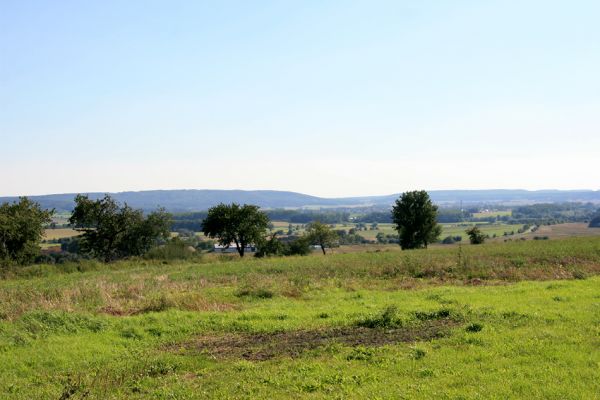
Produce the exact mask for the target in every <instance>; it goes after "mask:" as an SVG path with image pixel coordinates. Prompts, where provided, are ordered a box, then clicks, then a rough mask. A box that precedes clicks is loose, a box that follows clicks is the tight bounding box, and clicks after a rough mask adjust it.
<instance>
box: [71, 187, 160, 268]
mask: <svg viewBox="0 0 600 400" xmlns="http://www.w3.org/2000/svg"><path fill="white" fill-rule="evenodd" d="M69 222H70V223H71V224H72V225H73V226H74V227H75V229H77V230H78V231H80V232H83V235H82V239H81V250H82V251H83V252H84V253H87V254H90V255H91V256H93V257H97V258H100V259H102V260H104V261H105V262H109V261H112V260H116V259H119V258H123V257H128V256H140V255H143V254H144V253H146V252H147V251H148V250H150V248H152V246H154V245H155V244H156V243H157V242H158V241H159V240H167V239H168V238H169V235H170V225H171V216H170V214H168V213H166V212H164V210H158V211H155V212H153V213H150V214H149V215H148V216H147V217H145V216H144V213H143V212H142V210H134V209H132V208H131V207H129V206H128V205H127V204H125V205H123V206H120V205H119V204H118V203H117V202H116V201H115V200H114V199H113V198H112V197H110V196H109V195H106V196H104V198H102V199H98V200H90V199H89V197H88V196H84V195H77V197H75V208H74V210H73V213H72V215H71V218H70V219H69Z"/></svg>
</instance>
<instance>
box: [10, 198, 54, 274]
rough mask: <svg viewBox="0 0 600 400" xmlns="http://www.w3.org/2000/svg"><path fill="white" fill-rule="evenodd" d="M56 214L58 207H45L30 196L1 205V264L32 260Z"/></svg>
mask: <svg viewBox="0 0 600 400" xmlns="http://www.w3.org/2000/svg"><path fill="white" fill-rule="evenodd" d="M52 214H54V210H42V209H41V207H40V205H39V204H38V203H35V202H33V201H31V200H29V199H28V198H26V197H21V198H20V199H19V201H18V202H13V203H12V204H11V203H3V204H2V205H0V264H9V263H11V262H14V263H17V264H27V263H29V262H32V261H33V259H34V258H35V256H36V255H38V254H39V251H40V247H39V243H40V241H41V240H42V236H43V235H44V225H45V224H48V223H50V221H51V218H52Z"/></svg>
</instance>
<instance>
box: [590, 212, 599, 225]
mask: <svg viewBox="0 0 600 400" xmlns="http://www.w3.org/2000/svg"><path fill="white" fill-rule="evenodd" d="M589 227H590V228H600V211H598V212H597V213H596V215H594V216H593V217H592V219H591V220H590V224H589Z"/></svg>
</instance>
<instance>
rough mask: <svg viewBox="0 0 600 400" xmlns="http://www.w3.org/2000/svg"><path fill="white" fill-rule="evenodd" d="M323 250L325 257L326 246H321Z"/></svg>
mask: <svg viewBox="0 0 600 400" xmlns="http://www.w3.org/2000/svg"><path fill="white" fill-rule="evenodd" d="M321 250H322V251H323V255H325V245H324V244H322V245H321Z"/></svg>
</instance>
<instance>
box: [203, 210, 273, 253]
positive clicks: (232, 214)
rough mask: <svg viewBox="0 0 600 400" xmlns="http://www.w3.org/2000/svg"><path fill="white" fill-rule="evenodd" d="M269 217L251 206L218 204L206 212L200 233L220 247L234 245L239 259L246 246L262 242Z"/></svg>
mask: <svg viewBox="0 0 600 400" xmlns="http://www.w3.org/2000/svg"><path fill="white" fill-rule="evenodd" d="M268 225H269V217H267V215H266V214H265V213H263V212H261V211H260V210H259V207H258V206H255V205H251V204H244V205H242V206H240V205H239V204H236V203H232V204H223V203H221V204H219V205H217V206H214V207H212V208H210V209H209V210H208V214H207V216H206V218H205V219H204V221H203V222H202V232H203V233H204V235H206V236H208V237H210V238H211V239H215V238H216V239H217V240H218V242H219V244H220V245H221V246H227V247H228V246H230V245H231V244H232V243H235V247H236V250H237V251H238V253H239V255H240V257H244V251H245V249H246V246H248V245H250V244H257V243H259V242H261V241H262V240H264V235H265V232H266V230H267V227H268Z"/></svg>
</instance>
